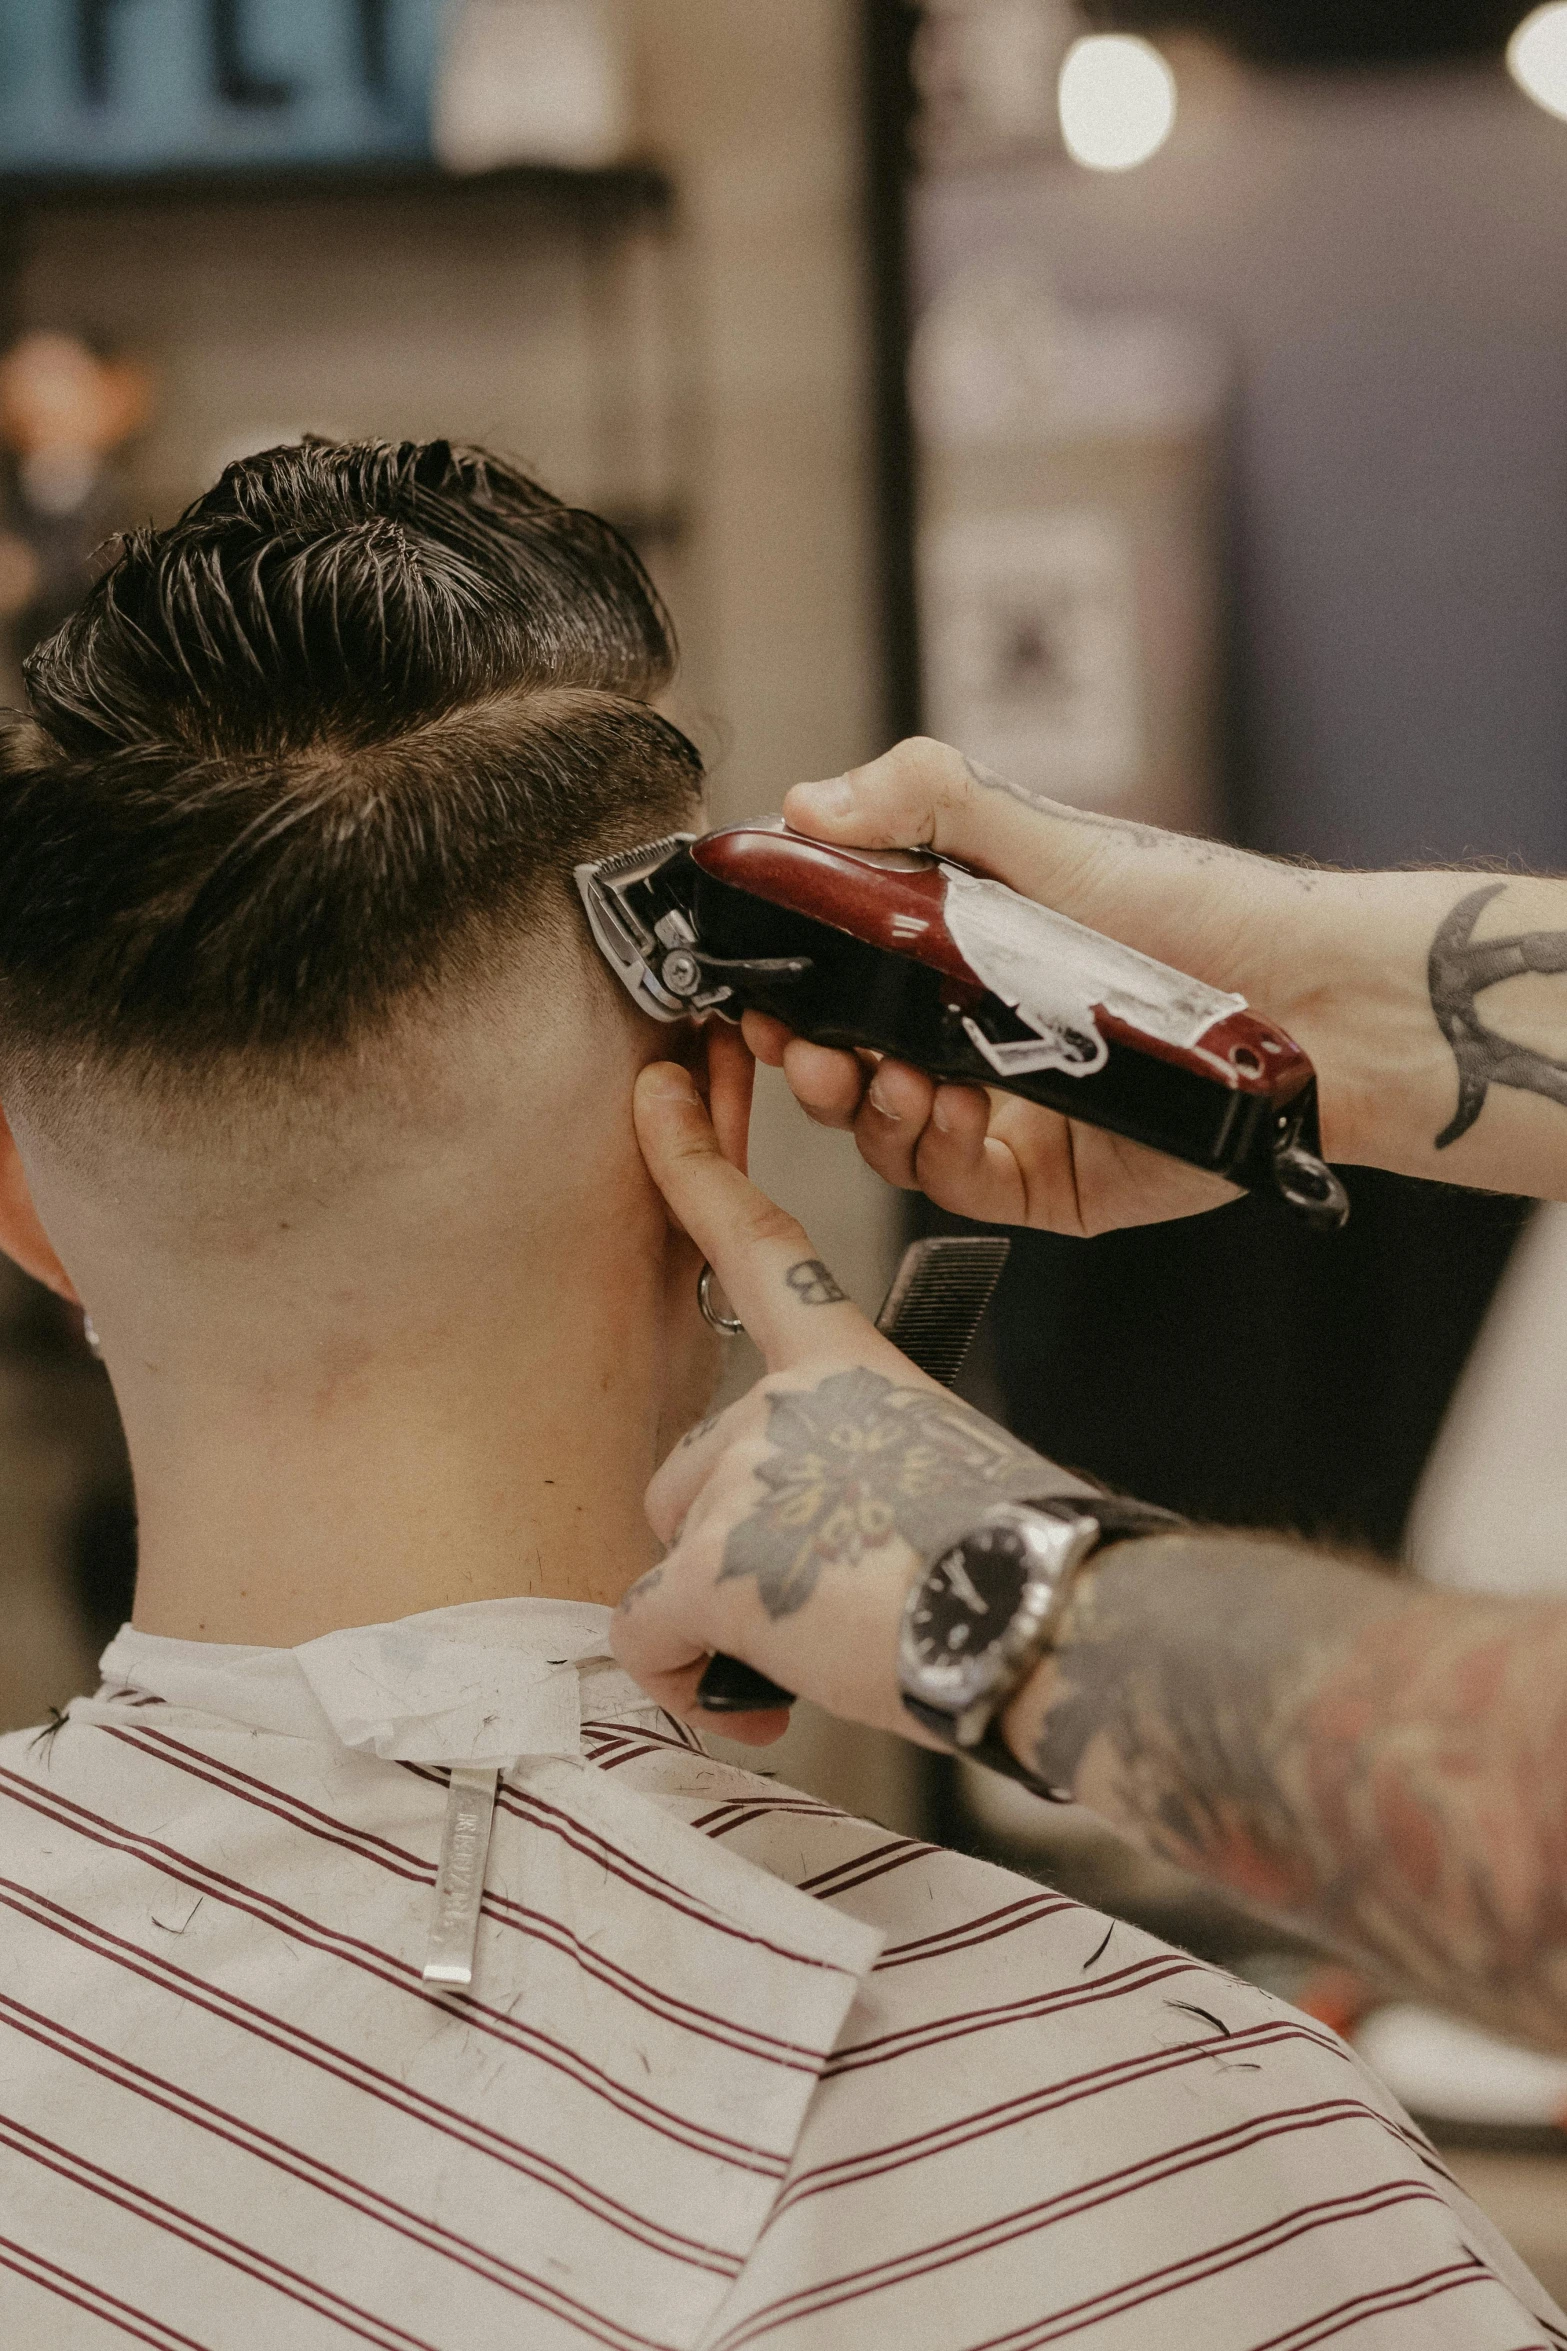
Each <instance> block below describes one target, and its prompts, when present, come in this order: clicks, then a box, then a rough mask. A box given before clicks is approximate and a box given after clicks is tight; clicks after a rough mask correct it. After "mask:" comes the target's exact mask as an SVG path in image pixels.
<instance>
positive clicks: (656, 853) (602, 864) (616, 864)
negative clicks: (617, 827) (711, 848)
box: [576, 833, 697, 890]
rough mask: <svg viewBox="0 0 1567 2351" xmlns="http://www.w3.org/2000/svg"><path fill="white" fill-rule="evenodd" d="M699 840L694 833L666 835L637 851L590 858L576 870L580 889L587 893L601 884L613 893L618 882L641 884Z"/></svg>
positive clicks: (627, 850)
mask: <svg viewBox="0 0 1567 2351" xmlns="http://www.w3.org/2000/svg"><path fill="white" fill-rule="evenodd" d="M696 838H697V836H696V834H695V833H666V834H665V835H664V838H663V839H662V840H661V841H644V842H642V844H641V846H640V847H639V848H636V849H617V850H616V851H615V852H614V854H613V856H610V857H593V858H589V859H588V860H587V861H586V862H585V863H584V864H582V865H579V866H578V867H577V868H576V875H577V887H578V889H579V890H586V889H587V888H588V887H589V885H590V884H592V883H594V882H598V883H602V884H603V886H604V887H605V888H606V889H611V890H612V889H614V887H615V886H616V884H617V883H621V884H624V883H626V882H636V881H640V880H641V879H642V877H643V875H644V874H650V873H652V872H653V871H654V870H655V869H656V868H657V867H658V866H661V865H662V864H663V863H664V860H665V859H666V858H667V857H673V856H674V854H675V851H676V850H677V849H689V848H690V846H691V843H692V842H693V841H694V840H695V839H696Z"/></svg>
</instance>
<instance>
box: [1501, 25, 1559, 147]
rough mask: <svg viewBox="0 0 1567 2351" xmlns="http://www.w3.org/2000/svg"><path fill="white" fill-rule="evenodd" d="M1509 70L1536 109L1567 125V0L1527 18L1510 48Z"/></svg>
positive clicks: (1508, 48)
mask: <svg viewBox="0 0 1567 2351" xmlns="http://www.w3.org/2000/svg"><path fill="white" fill-rule="evenodd" d="M1507 70H1508V72H1509V73H1510V74H1511V75H1512V77H1513V80H1514V81H1515V82H1516V83H1517V84H1518V87H1519V88H1520V89H1521V90H1524V91H1526V92H1527V93H1528V95H1529V96H1530V97H1531V98H1532V99H1533V100H1534V102H1535V104H1536V106H1543V107H1544V108H1545V111H1546V113H1547V114H1556V115H1560V116H1561V117H1562V119H1563V120H1564V121H1567V0H1551V4H1550V6H1549V7H1546V8H1536V9H1534V10H1533V11H1532V13H1531V14H1530V15H1528V16H1526V17H1525V18H1524V20H1523V23H1522V24H1521V25H1520V26H1519V27H1518V30H1517V31H1516V32H1515V33H1514V35H1513V37H1512V39H1511V40H1510V41H1509V42H1508V44H1507Z"/></svg>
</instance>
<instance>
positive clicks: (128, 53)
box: [0, 0, 444, 173]
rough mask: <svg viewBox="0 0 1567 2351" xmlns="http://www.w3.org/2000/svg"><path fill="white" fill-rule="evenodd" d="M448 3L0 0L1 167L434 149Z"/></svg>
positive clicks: (314, 157)
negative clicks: (440, 44)
mask: <svg viewBox="0 0 1567 2351" xmlns="http://www.w3.org/2000/svg"><path fill="white" fill-rule="evenodd" d="M443 12H444V0H0V172H8V171H9V172H16V171H46V172H105V173H113V172H137V171H158V170H162V171H167V170H174V169H178V168H180V167H182V166H208V167H210V166H213V165H223V164H265V163H278V164H286V163H329V162H330V163H336V162H347V161H356V160H371V159H374V158H376V157H383V158H396V157H423V156H425V155H427V154H428V152H429V119H430V92H431V85H432V82H433V79H434V72H435V58H436V49H437V36H438V32H439V25H440V18H441V16H442V14H443Z"/></svg>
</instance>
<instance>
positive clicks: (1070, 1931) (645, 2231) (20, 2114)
mask: <svg viewBox="0 0 1567 2351" xmlns="http://www.w3.org/2000/svg"><path fill="white" fill-rule="evenodd" d="M604 1621H605V1620H604V1613H603V1611H601V1610H597V1609H589V1608H582V1607H567V1606H564V1605H559V1604H555V1603H549V1602H529V1601H517V1602H507V1603H501V1604H489V1605H488V1606H487V1607H485V1608H483V1609H448V1610H442V1611H439V1612H437V1613H436V1614H434V1615H432V1616H429V1617H423V1618H414V1619H411V1620H409V1621H408V1622H407V1623H406V1624H404V1625H402V1626H397V1627H390V1628H371V1630H370V1631H369V1632H367V1633H365V1634H363V1635H359V1634H353V1635H349V1634H340V1635H334V1636H332V1638H331V1640H330V1641H329V1642H327V1643H314V1644H311V1645H310V1647H309V1648H307V1649H305V1650H298V1651H257V1650H234V1649H220V1648H210V1647H205V1646H203V1645H200V1644H195V1643H184V1642H169V1641H158V1640H152V1639H149V1638H147V1637H146V1636H143V1635H138V1634H133V1633H126V1634H122V1635H121V1636H120V1638H119V1639H118V1640H117V1641H116V1642H115V1643H114V1645H113V1646H112V1647H111V1649H110V1650H109V1651H108V1653H107V1655H106V1658H105V1671H106V1675H107V1677H108V1679H107V1681H106V1685H105V1688H104V1690H103V1691H101V1692H100V1694H99V1695H98V1696H97V1697H96V1698H93V1699H90V1700H79V1701H77V1702H76V1703H75V1704H73V1705H72V1706H71V1708H70V1709H69V1711H68V1714H67V1716H66V1719H65V1722H64V1725H63V1727H62V1728H59V1729H58V1730H52V1731H45V1732H42V1733H38V1734H19V1735H16V1736H13V1737H11V1738H8V1739H6V1740H3V1741H0V1917H3V1921H4V1926H3V1940H0V1950H3V1953H4V1967H3V1970H0V2036H3V2040H0V2051H3V2055H0V2109H3V2120H0V2342H3V2343H4V2344H5V2345H6V2346H7V2347H9V2346H11V2345H15V2346H17V2347H18V2351H22V2347H24V2346H25V2351H93V2347H94V2346H97V2345H99V2344H104V2345H110V2344H119V2343H126V2342H136V2343H144V2344H151V2345H154V2346H156V2347H157V2351H194V2347H200V2351H296V2347H297V2351H327V2347H328V2346H332V2347H334V2351H336V2347H340V2346H344V2345H348V2344H352V2343H369V2344H376V2345H380V2346H384V2347H385V2351H491V2347H494V2351H500V2347H502V2346H505V2347H506V2351H515V2347H519V2346H521V2347H525V2351H565V2347H566V2346H568V2345H570V2346H573V2347H574V2351H575V2347H577V2346H584V2345H602V2346H606V2347H607V2351H687V2347H695V2346H702V2347H704V2351H742V2347H745V2346H750V2345H758V2346H765V2347H766V2351H840V2347H842V2346H847V2345H852V2346H854V2347H855V2351H876V2347H879V2346H888V2347H890V2351H1035V2347H1036V2346H1043V2345H1046V2344H1055V2343H1070V2344H1072V2345H1074V2346H1084V2347H1091V2351H1124V2347H1130V2346H1134V2345H1135V2346H1148V2345H1157V2346H1159V2347H1160V2351H1171V2347H1183V2346H1192V2347H1193V2351H1196V2347H1198V2346H1200V2347H1201V2351H1241V2347H1242V2346H1244V2347H1246V2351H1265V2347H1266V2351H1306V2347H1307V2346H1308V2345H1316V2344H1324V2343H1332V2344H1334V2345H1336V2346H1344V2347H1346V2351H1389V2347H1391V2346H1399V2347H1400V2351H1403V2347H1409V2351H1413V2347H1414V2346H1420V2351H1439V2347H1441V2346H1453V2347H1454V2351H1456V2347H1457V2346H1460V2345H1461V2346H1463V2351H1531V2347H1533V2346H1540V2347H1542V2351H1543V2347H1545V2346H1557V2347H1560V2346H1562V2345H1564V2344H1567V2327H1564V2323H1563V2320H1562V2318H1561V2315H1560V2313H1559V2312H1557V2311H1556V2309H1555V2308H1554V2306H1553V2305H1552V2304H1551V2303H1550V2301H1549V2300H1548V2299H1547V2298H1546V2297H1545V2296H1544V2295H1543V2294H1542V2293H1541V2292H1540V2290H1539V2288H1538V2287H1537V2286H1536V2285H1535V2284H1534V2283H1533V2281H1532V2280H1531V2279H1530V2278H1529V2277H1528V2276H1527V2274H1526V2273H1525V2272H1524V2271H1523V2270H1522V2269H1521V2268H1520V2266H1519V2265H1518V2263H1517V2262H1516V2261H1515V2260H1514V2259H1513V2258H1512V2256H1511V2255H1510V2254H1509V2253H1508V2252H1507V2250H1506V2249H1505V2247H1503V2246H1502V2244H1501V2243H1500V2241H1499V2240H1498V2238H1497V2237H1496V2236H1495V2234H1494V2232H1493V2231H1492V2230H1491V2229H1490V2228H1489V2227H1488V2225H1487V2224H1486V2222H1485V2221H1484V2220H1483V2219H1482V2218H1481V2217H1480V2215H1479V2214H1478V2213H1477V2212H1476V2211H1475V2210H1474V2208H1473V2207H1472V2206H1471V2205H1470V2204H1469V2203H1467V2201H1466V2200H1465V2199H1464V2197H1463V2196H1462V2195H1461V2194H1460V2193H1459V2192H1458V2190H1457V2189H1456V2188H1455V2187H1454V2186H1453V2184H1452V2182H1451V2181H1450V2180H1449V2179H1448V2178H1447V2176H1446V2174H1445V2173H1444V2171H1443V2170H1442V2167H1441V2165H1440V2163H1439V2162H1438V2160H1437V2158H1436V2157H1435V2156H1434V2155H1433V2154H1432V2152H1431V2150H1430V2149H1429V2148H1428V2147H1427V2146H1426V2144H1425V2143H1424V2141H1423V2140H1422V2139H1421V2138H1420V2137H1419V2135H1418V2134H1417V2133H1416V2132H1415V2131H1414V2130H1413V2129H1412V2128H1411V2126H1410V2125H1409V2124H1408V2122H1407V2121H1406V2120H1405V2118H1404V2117H1403V2116H1402V2115H1401V2114H1400V2112H1399V2111H1398V2109H1397V2107H1396V2106H1394V2105H1393V2103H1392V2102H1391V2100H1390V2099H1389V2098H1388V2097H1387V2096H1386V2094H1385V2093H1384V2092H1382V2091H1381V2090H1380V2089H1379V2088H1378V2087H1377V2085H1376V2084H1375V2083H1374V2081H1373V2080H1372V2078H1371V2077H1370V2076H1369V2075H1368V2074H1367V2073H1366V2072H1365V2071H1364V2069H1363V2068H1362V2067H1361V2066H1360V2065H1359V2064H1358V2062H1357V2061H1356V2060H1355V2058H1354V2057H1353V2056H1352V2055H1351V2054H1350V2053H1349V2052H1348V2051H1347V2050H1346V2049H1345V2048H1344V2046H1343V2045H1342V2043H1340V2042H1339V2041H1338V2040H1336V2039H1335V2038H1334V2036H1333V2035H1332V2034H1331V2033H1329V2032H1327V2031H1325V2030H1323V2029H1322V2028H1321V2027H1319V2026H1318V2025H1316V2024H1314V2023H1312V2022H1311V2021H1310V2020H1309V2019H1308V2018H1306V2017H1304V2016H1303V2015H1301V2014H1299V2013H1298V2012H1296V2011H1294V2010H1292V2009H1290V2008H1288V2007H1286V2006H1284V2005H1283V2004H1282V2003H1280V2002H1277V2001H1274V2000H1271V1999H1269V1998H1267V1997H1265V1996H1264V1995H1262V1994H1260V1993H1258V1992H1255V1991H1253V1990H1250V1989H1249V1988H1247V1987H1245V1986H1243V1985H1240V1984H1238V1983H1236V1982H1234V1981H1233V1980H1232V1979H1230V1978H1229V1977H1227V1976H1225V1975H1223V1974H1221V1973H1219V1972H1216V1971H1215V1970H1214V1969H1212V1968H1211V1967H1207V1966H1204V1965H1202V1964H1200V1963H1199V1962H1197V1961H1196V1960H1193V1959H1190V1958H1188V1957H1186V1956H1184V1955H1183V1954H1182V1953H1180V1952H1177V1951H1173V1950H1170V1949H1168V1948H1166V1947H1165V1946H1162V1945H1160V1944H1158V1943H1156V1942H1154V1941H1152V1940H1151V1939H1150V1938H1149V1937H1148V1936H1146V1935H1143V1934H1139V1933H1137V1932H1135V1931H1134V1930H1132V1929H1130V1928H1128V1927H1126V1926H1124V1925H1117V1926H1115V1927H1114V1928H1113V1929H1111V1928H1110V1926H1109V1922H1108V1921H1107V1920H1106V1919H1104V1918H1102V1917H1099V1916H1097V1915H1096V1914H1094V1913H1093V1912H1091V1911H1087V1910H1084V1909H1082V1908H1081V1907H1080V1906H1079V1905H1077V1904H1075V1903H1072V1902H1068V1901H1066V1900H1063V1899H1062V1898H1061V1897H1060V1896H1058V1895H1055V1894H1053V1893H1051V1892H1050V1891H1048V1890H1047V1889H1044V1888H1041V1887H1039V1886H1036V1885H1033V1884H1030V1883H1028V1882H1026V1881H1024V1880H1022V1879H1018V1878H1014V1877H1011V1876H1008V1875H1007V1874H1005V1873H1004V1872H1001V1871H998V1870H995V1869H991V1868H988V1867H985V1866H983V1865H982V1864H979V1863H977V1862H972V1861H968V1860H964V1859H961V1858H959V1857H957V1856H955V1855H952V1854H949V1853H944V1852H940V1851H935V1850H932V1849H931V1848H930V1847H928V1846H922V1845H918V1844H911V1843H909V1842H907V1841H906V1840H904V1839H902V1838H897V1837H890V1836H888V1834H887V1833H886V1832H885V1831H884V1830H879V1829H876V1828H874V1827H872V1826H869V1825H868V1824H867V1823H865V1822H863V1821H857V1820H853V1819H851V1818H848V1817H847V1816H845V1815H843V1814H840V1813H837V1812H834V1811H832V1810H831V1809H830V1808H828V1807H826V1806H824V1805H821V1804H818V1803H815V1802H813V1801H812V1800H810V1799H809V1798H807V1797H804V1796H799V1795H795V1794H792V1793H791V1792H789V1791H788V1790H785V1789H783V1788H780V1787H778V1786H776V1785H774V1784H773V1783H771V1782H769V1781H767V1780H765V1779H762V1778H759V1777H756V1776H754V1775H752V1774H749V1773H746V1772H741V1771H736V1770H734V1769H731V1768H730V1767H729V1766H728V1765H725V1764H721V1763H717V1762H714V1761H712V1760H710V1759H709V1758H707V1757H706V1756H705V1755H703V1754H702V1752H701V1751H700V1749H699V1748H698V1747H697V1746H696V1744H695V1742H694V1741H693V1740H692V1739H691V1738H690V1736H689V1734H687V1733H686V1732H684V1731H683V1730H681V1729H679V1728H677V1727H676V1726H674V1725H672V1724H671V1723H670V1722H669V1721H668V1720H667V1718H664V1717H661V1716H658V1715H656V1714H655V1713H653V1712H652V1711H651V1710H650V1709H649V1708H648V1707H647V1705H646V1702H645V1700H643V1699H642V1698H641V1697H640V1695H639V1694H638V1693H637V1692H636V1691H635V1690H634V1689H633V1687H632V1685H631V1684H630V1683H628V1682H626V1681H624V1680H623V1678H622V1677H621V1676H620V1675H619V1674H618V1673H617V1672H615V1671H614V1670H613V1669H612V1668H610V1667H608V1666H607V1665H604V1664H602V1663H599V1664H594V1663H592V1662H590V1661H591V1660H592V1658H593V1656H594V1653H595V1652H599V1653H602V1651H603V1647H604ZM464 1661H466V1663H465V1662H464ZM475 1661H477V1662H475ZM530 1726H531V1727H530ZM349 1742H352V1743H349ZM508 1743H509V1744H510V1745H511V1747H512V1749H513V1751H514V1752H516V1753H517V1754H518V1755H519V1756H520V1758H521V1759H520V1760H519V1761H516V1762H515V1763H514V1764H512V1766H511V1768H509V1769H508V1770H507V1771H506V1773H505V1777H504V1779H503V1781H502V1785H501V1791H500V1797H499V1803H498V1807H497V1811H496V1818H495V1828H494V1834H493V1839H492V1844H491V1849H490V1857H489V1870H488V1879H487V1887H488V1890H487V1893H486V1896H485V1902H484V1914H483V1921H482V1925H481V1930H480V1938H479V1946H478V1961H477V1972H476V1976H475V1982H474V1987H473V1990H472V1993H471V1994H467V1993H455V1992H440V1991H436V1992H432V1991H429V1990H427V1989H426V1988H425V1987H424V1985H423V1983H422V1982H421V1978H420V1965H421V1959H422V1954H423V1946H424V1938H425V1933H426V1928H427V1924H428V1914H429V1908H430V1894H431V1886H432V1882H433V1878H434V1865H435V1858H436V1853H437V1849H438V1845H439V1840H440V1833H441V1825H442V1816H443V1810H444V1801H445V1778H446V1768H447V1766H449V1765H450V1764H451V1763H453V1762H457V1761H465V1760H469V1759H470V1758H472V1757H473V1756H475V1755H493V1754H494V1753H495V1751H496V1749H497V1747H500V1748H505V1747H506V1746H507V1744H508Z"/></svg>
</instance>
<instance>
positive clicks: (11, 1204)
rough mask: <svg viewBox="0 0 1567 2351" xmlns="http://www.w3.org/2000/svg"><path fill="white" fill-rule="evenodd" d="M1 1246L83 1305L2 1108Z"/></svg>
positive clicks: (49, 1284) (46, 1282)
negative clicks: (45, 1221)
mask: <svg viewBox="0 0 1567 2351" xmlns="http://www.w3.org/2000/svg"><path fill="white" fill-rule="evenodd" d="M0 1249H3V1250H4V1251H5V1253H6V1255H7V1257H12V1258H14V1259H15V1260H16V1263H17V1264H18V1265H19V1266H20V1267H21V1269H22V1271H23V1273H30V1274H31V1275H32V1277H33V1279H34V1281H35V1282H42V1283H43V1284H44V1286H45V1287H46V1288H47V1289H50V1290H54V1291H57V1292H58V1293H59V1295H60V1296H61V1297H62V1298H69V1299H70V1301H71V1303H72V1305H73V1306H79V1305H80V1304H81V1300H80V1299H79V1298H78V1297H77V1295H76V1291H75V1288H74V1286H73V1284H72V1281H71V1277H70V1275H69V1274H68V1273H67V1272H66V1270H65V1268H64V1266H63V1265H62V1264H61V1263H60V1260H59V1258H58V1257H56V1255H55V1253H54V1244H53V1243H52V1241H51V1240H50V1238H49V1236H48V1234H47V1233H46V1232H45V1231H44V1228H43V1226H42V1225H41V1224H40V1222H39V1220H38V1211H37V1209H36V1208H35V1207H34V1206H33V1195H32V1193H31V1192H30V1191H29V1189H28V1185H27V1174H26V1170H25V1169H24V1168H23V1166H22V1155H21V1153H20V1152H19V1151H18V1150H17V1147H16V1137H15V1136H14V1135H13V1134H12V1132H11V1129H10V1127H9V1125H8V1124H7V1122H6V1117H5V1113H4V1111H0Z"/></svg>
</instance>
